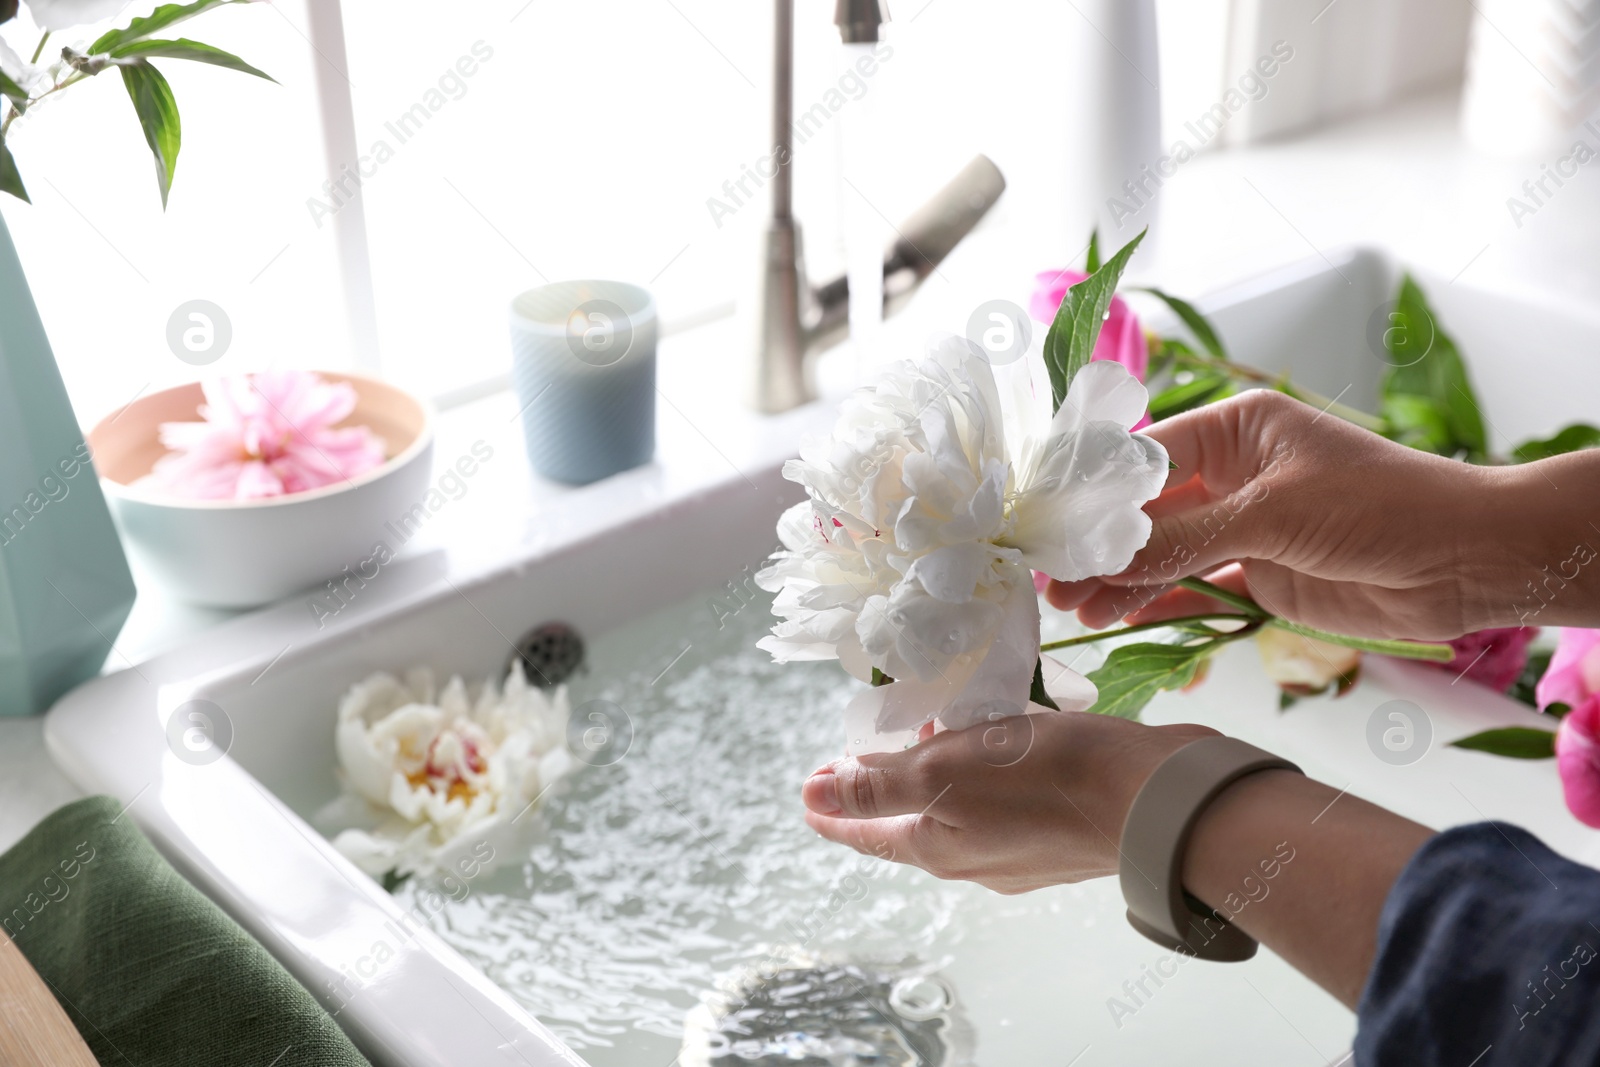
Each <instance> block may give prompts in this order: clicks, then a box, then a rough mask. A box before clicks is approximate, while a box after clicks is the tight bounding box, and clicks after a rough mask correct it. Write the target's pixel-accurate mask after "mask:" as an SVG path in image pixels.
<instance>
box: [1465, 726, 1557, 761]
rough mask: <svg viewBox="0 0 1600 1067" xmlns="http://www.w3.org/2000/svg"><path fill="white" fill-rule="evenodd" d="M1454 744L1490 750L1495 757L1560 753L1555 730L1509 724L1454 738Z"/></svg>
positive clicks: (1517, 757) (1528, 757) (1479, 749)
mask: <svg viewBox="0 0 1600 1067" xmlns="http://www.w3.org/2000/svg"><path fill="white" fill-rule="evenodd" d="M1450 747H1451V748H1467V749H1471V750H1473V751H1474V752H1487V753H1489V754H1490V755H1494V756H1509V757H1510V758H1512V759H1550V758H1552V757H1554V756H1555V754H1556V735H1555V731H1553V730H1535V729H1533V728H1531V727H1528V726H1506V727H1502V728H1501V729H1498V730H1485V731H1483V732H1482V733H1477V734H1473V735H1472V736H1471V737H1463V738H1462V739H1461V740H1459V741H1452V742H1450Z"/></svg>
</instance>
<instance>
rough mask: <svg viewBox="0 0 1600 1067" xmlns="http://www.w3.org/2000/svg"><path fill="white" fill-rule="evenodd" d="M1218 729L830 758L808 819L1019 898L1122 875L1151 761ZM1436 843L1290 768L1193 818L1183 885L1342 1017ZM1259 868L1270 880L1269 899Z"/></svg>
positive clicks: (1127, 728) (1068, 735) (1025, 736)
mask: <svg viewBox="0 0 1600 1067" xmlns="http://www.w3.org/2000/svg"><path fill="white" fill-rule="evenodd" d="M1215 733H1216V731H1215V730H1211V729H1208V728H1206V727H1204V726H1144V725H1141V724H1139V723H1136V722H1129V721H1127V720H1126V719H1114V718H1111V717H1109V716H1102V715H1090V714H1088V713H1087V712H1076V711H1060V712H1050V713H1046V714H1039V715H1027V716H1017V717H1015V718H1009V719H1001V720H999V721H997V722H994V723H989V724H980V725H978V726H974V727H971V728H970V729H966V730H955V731H947V732H945V733H941V734H936V735H934V736H933V737H931V738H929V739H927V740H925V741H923V742H922V743H921V744H918V745H917V746H916V747H915V748H911V749H907V750H906V751H904V752H891V753H881V754H877V755H871V756H862V757H860V758H858V759H842V760H837V761H835V762H833V763H830V764H829V765H828V766H826V767H823V768H821V769H819V770H817V771H815V772H814V773H813V774H812V775H811V777H810V778H808V779H807V780H806V783H805V785H804V786H803V787H802V788H801V792H800V795H801V799H802V800H803V801H804V802H805V805H806V807H807V808H808V809H809V810H808V811H807V812H806V822H807V823H809V824H810V825H811V827H812V829H814V830H816V831H817V833H819V834H821V835H822V836H823V837H826V838H828V839H829V840H831V841H837V842H839V843H841V844H845V845H849V846H850V847H851V848H854V849H856V850H857V851H858V852H863V853H869V854H871V855H875V856H879V857H881V858H883V859H888V860H895V861H897V862H900V863H909V864H913V865H914V866H917V867H921V868H923V869H924V870H926V871H928V872H929V873H930V874H933V875H935V876H937V877H940V878H958V879H963V880H966V881H971V882H978V883H979V884H981V885H985V886H988V887H989V888H990V889H993V890H996V891H998V892H1001V893H1025V892H1027V891H1028V890H1030V889H1040V888H1042V887H1044V886H1050V885H1057V884H1059V883H1062V882H1079V881H1083V880H1084V879H1086V878H1097V877H1100V876H1102V875H1109V874H1115V873H1117V870H1118V867H1119V860H1120V857H1121V852H1120V849H1121V838H1122V824H1123V823H1124V822H1125V821H1127V817H1128V808H1129V807H1130V806H1131V805H1132V803H1133V798H1134V797H1135V796H1136V795H1138V792H1139V790H1140V788H1141V787H1143V785H1144V783H1145V781H1146V780H1147V779H1148V778H1149V777H1150V775H1151V773H1152V772H1153V771H1154V770H1155V768H1156V767H1157V766H1159V765H1160V763H1161V761H1162V760H1164V759H1166V758H1167V757H1168V756H1169V755H1171V754H1172V753H1173V752H1175V751H1177V750H1178V749H1179V748H1182V747H1183V746H1184V745H1186V744H1188V743H1189V742H1191V741H1194V740H1195V739H1196V738H1200V737H1205V736H1208V735H1211V734H1215ZM1431 834H1432V831H1431V830H1429V829H1427V828H1426V827H1424V826H1419V825H1417V824H1416V823H1414V822H1411V821H1410V820H1409V819H1403V818H1401V817H1400V816H1398V815H1395V814H1393V813H1392V812H1388V811H1385V810H1384V809H1382V808H1379V807H1375V806H1373V805H1371V804H1368V803H1367V802H1366V801H1364V800H1361V799H1359V798H1358V797H1355V796H1352V795H1350V794H1349V793H1348V792H1346V791H1345V790H1342V789H1341V790H1335V789H1333V788H1332V787H1331V786H1327V785H1323V784H1322V783H1321V782H1316V781H1312V780H1311V779H1309V778H1306V777H1304V776H1303V775H1300V774H1295V773H1293V772H1291V771H1269V772H1265V773H1261V774H1252V775H1247V776H1245V777H1244V778H1241V779H1240V780H1239V781H1237V782H1235V783H1234V784H1233V785H1231V786H1229V787H1228V788H1227V789H1225V790H1223V792H1222V794H1221V795H1220V796H1219V797H1218V798H1217V799H1216V800H1214V801H1213V802H1212V803H1211V805H1210V806H1209V807H1207V808H1206V810H1205V812H1204V813H1203V814H1202V815H1201V816H1200V818H1199V819H1198V821H1197V822H1196V825H1195V828H1194V832H1193V834H1192V836H1191V837H1190V839H1189V847H1188V850H1187V852H1186V853H1185V861H1184V865H1183V884H1184V887H1185V888H1186V889H1188V890H1189V892H1191V893H1193V894H1194V895H1195V896H1197V897H1198V898H1199V899H1201V900H1203V901H1205V902H1206V903H1207V904H1210V905H1211V906H1212V907H1213V908H1216V909H1219V910H1220V911H1221V912H1222V913H1223V914H1224V915H1226V916H1227V917H1229V919H1230V921H1232V922H1233V923H1234V924H1235V925H1237V926H1238V927H1239V928H1240V929H1242V930H1244V932H1245V933H1247V934H1249V935H1250V936H1251V937H1254V938H1256V939H1257V940H1258V941H1260V942H1262V943H1263V944H1265V945H1267V946H1269V947H1271V948H1272V949H1274V950H1275V951H1276V952H1277V953H1278V954H1279V955H1281V956H1283V957H1284V959H1286V960H1288V961H1289V962H1290V963H1291V964H1293V965H1294V966H1295V967H1297V968H1299V969H1300V970H1301V971H1303V972H1305V973H1306V974H1307V975H1309V976H1310V977H1311V978H1312V979H1313V980H1314V981H1316V982H1318V983H1319V984H1321V985H1322V986H1323V987H1324V988H1325V989H1327V990H1328V991H1329V992H1331V993H1333V994H1334V995H1335V996H1337V997H1339V999H1340V1000H1342V1001H1343V1002H1344V1003H1345V1004H1347V1005H1349V1006H1352V1007H1353V1006H1354V1005H1355V1003H1356V999H1357V998H1358V997H1359V996H1360V994H1361V986H1362V983H1363V982H1364V981H1365V980H1366V975H1367V972H1368V971H1369V970H1370V969H1371V967H1372V958H1373V953H1374V952H1375V951H1376V946H1377V933H1378V916H1379V914H1380V912H1381V911H1382V909H1383V902H1384V900H1385V899H1386V898H1387V897H1388V895H1389V890H1390V888H1391V887H1392V886H1393V885H1394V881H1395V879H1396V878H1397V877H1398V876H1399V874H1400V871H1401V869H1402V868H1404V867H1405V865H1406V862H1407V861H1408V860H1409V859H1410V858H1411V856H1412V854H1413V853H1414V852H1416V850H1417V849H1418V848H1419V847H1420V846H1421V845H1422V843H1423V842H1424V841H1426V840H1427V839H1428V837H1429V836H1430V835H1431ZM1263 863H1272V864H1273V869H1274V870H1275V871H1276V872H1277V873H1276V876H1275V877H1273V880H1272V883H1271V892H1270V895H1269V894H1267V893H1265V892H1263V891H1262V883H1261V878H1260V873H1261V871H1263V870H1264V869H1266V868H1264V867H1263ZM1244 901H1248V902H1249V903H1248V906H1246V905H1245V904H1244V903H1243V902H1244Z"/></svg>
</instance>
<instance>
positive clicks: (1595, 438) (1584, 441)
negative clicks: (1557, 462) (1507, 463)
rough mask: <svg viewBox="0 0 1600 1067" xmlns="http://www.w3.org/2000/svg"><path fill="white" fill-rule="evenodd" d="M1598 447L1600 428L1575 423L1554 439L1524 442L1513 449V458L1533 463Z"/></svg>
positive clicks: (1521, 461) (1561, 431) (1520, 461)
mask: <svg viewBox="0 0 1600 1067" xmlns="http://www.w3.org/2000/svg"><path fill="white" fill-rule="evenodd" d="M1596 445H1600V427H1594V426H1590V425H1589V424H1588V423H1583V422H1575V423H1573V424H1572V425H1571V426H1567V427H1564V428H1563V429H1562V430H1560V431H1559V432H1558V433H1556V435H1555V436H1554V437H1546V438H1545V439H1544V440H1542V441H1524V442H1523V443H1522V444H1520V445H1518V446H1517V447H1516V448H1514V449H1512V451H1511V458H1512V459H1514V460H1515V461H1517V462H1518V463H1532V462H1533V461H1534V460H1536V459H1549V458H1550V457H1551V456H1562V455H1565V454H1567V453H1568V452H1577V451H1578V450H1580V449H1584V448H1593V447H1595V446H1596Z"/></svg>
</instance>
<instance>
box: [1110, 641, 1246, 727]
mask: <svg viewBox="0 0 1600 1067" xmlns="http://www.w3.org/2000/svg"><path fill="white" fill-rule="evenodd" d="M1218 645H1219V642H1216V641H1202V642H1200V643H1198V644H1192V645H1159V644H1153V643H1147V644H1137V645H1122V646H1120V647H1118V648H1114V649H1112V650H1111V654H1110V655H1109V656H1107V657H1106V661H1105V663H1104V664H1102V665H1101V666H1100V667H1099V668H1097V669H1095V670H1092V671H1090V672H1089V676H1088V677H1089V681H1091V682H1093V683H1094V684H1095V688H1097V689H1099V691H1100V696H1099V697H1098V698H1097V699H1096V700H1095V702H1094V707H1092V708H1090V709H1089V710H1090V711H1092V712H1094V713H1095V714H1097V715H1115V716H1116V717H1118V718H1120V719H1137V718H1138V717H1139V714H1140V713H1141V712H1142V711H1144V706H1145V705H1146V704H1148V703H1150V699H1151V698H1152V697H1154V696H1155V695H1156V694H1157V693H1159V692H1160V691H1161V690H1163V689H1181V688H1182V687H1183V686H1186V685H1188V684H1189V683H1190V682H1192V681H1194V676H1195V672H1196V671H1197V670H1199V669H1200V664H1202V663H1204V662H1205V660H1206V657H1207V656H1209V655H1211V653H1212V652H1214V651H1215V650H1216V649H1217V647H1218Z"/></svg>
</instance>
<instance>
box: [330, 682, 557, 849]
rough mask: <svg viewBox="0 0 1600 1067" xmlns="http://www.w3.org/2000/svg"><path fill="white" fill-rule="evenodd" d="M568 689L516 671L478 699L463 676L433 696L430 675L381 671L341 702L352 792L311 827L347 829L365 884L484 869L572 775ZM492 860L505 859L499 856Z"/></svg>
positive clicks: (339, 839) (340, 743) (342, 747)
mask: <svg viewBox="0 0 1600 1067" xmlns="http://www.w3.org/2000/svg"><path fill="white" fill-rule="evenodd" d="M568 714H569V709H568V706H567V693H566V687H564V686H561V687H558V688H556V689H555V690H554V692H553V693H546V692H545V691H544V690H541V689H538V688H535V687H534V686H532V685H530V684H529V683H528V682H527V681H526V680H525V679H524V677H523V674H522V672H521V671H520V670H513V671H512V672H511V674H510V676H509V677H508V678H507V679H506V682H505V686H504V689H503V690H502V688H501V687H500V686H498V685H496V684H495V683H494V682H493V681H492V680H491V681H487V682H485V683H484V684H483V686H482V687H481V688H480V689H478V690H477V692H476V694H473V693H471V692H469V691H468V689H467V686H466V684H465V683H464V682H463V681H462V680H461V678H460V677H459V676H456V677H452V678H451V679H450V681H449V682H448V683H447V684H446V685H445V686H444V688H443V689H436V687H435V685H434V678H433V674H432V672H431V671H429V670H427V669H426V668H423V669H419V670H415V671H411V672H409V673H407V675H406V677H405V679H404V680H403V681H402V680H401V679H398V678H395V677H394V676H393V675H390V674H385V673H381V672H380V673H378V674H374V675H372V676H370V677H369V678H367V679H366V680H365V681H362V682H359V683H357V684H356V685H354V686H352V687H351V688H350V691H349V692H348V693H346V694H345V696H344V699H343V700H341V701H340V702H339V721H338V728H337V733H336V735H335V747H336V749H337V752H338V758H339V770H340V772H341V775H342V777H343V779H344V783H345V786H346V788H347V790H348V792H349V794H350V795H349V796H347V797H346V798H345V799H344V800H342V801H339V802H336V803H335V804H334V805H333V806H331V807H330V808H329V809H325V810H324V812H323V813H322V814H321V815H320V816H319V817H318V820H317V821H318V822H319V823H323V824H334V825H343V826H349V825H350V824H351V823H352V822H358V821H359V822H361V823H363V824H364V828H360V829H344V830H342V831H340V832H339V833H338V835H337V836H336V837H335V838H334V840H333V844H334V847H335V848H337V849H338V850H339V851H340V852H342V853H343V854H344V855H345V856H347V857H349V859H350V860H351V861H352V862H354V863H355V864H356V865H357V866H358V867H360V868H361V869H362V870H364V871H366V872H367V873H368V874H371V875H374V876H377V875H382V874H384V873H386V872H388V871H396V872H398V873H399V874H431V873H434V872H436V871H442V870H449V869H450V868H452V867H454V866H456V864H457V862H458V861H459V860H461V859H462V858H464V857H466V856H469V855H476V856H477V858H479V859H481V858H482V856H483V852H482V851H481V850H480V846H481V845H482V844H483V843H485V842H488V843H489V844H490V845H491V847H492V846H493V845H494V844H495V843H496V842H500V841H502V840H503V839H504V838H505V837H506V836H507V835H509V834H510V832H511V826H512V823H513V822H514V821H516V820H518V819H520V818H521V816H522V814H523V813H524V812H526V811H527V810H529V808H530V807H531V806H532V804H533V803H534V802H535V801H536V800H537V799H538V798H539V797H540V796H542V795H543V794H544V792H545V791H546V790H547V789H548V788H549V787H550V786H551V785H552V784H553V783H554V782H555V781H556V780H557V779H558V778H560V777H561V776H562V775H564V774H566V772H567V771H568V770H569V769H570V768H571V766H572V757H571V755H570V754H569V753H568V751H567V747H566V737H567V717H568ZM495 851H503V850H500V849H496V850H495Z"/></svg>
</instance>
